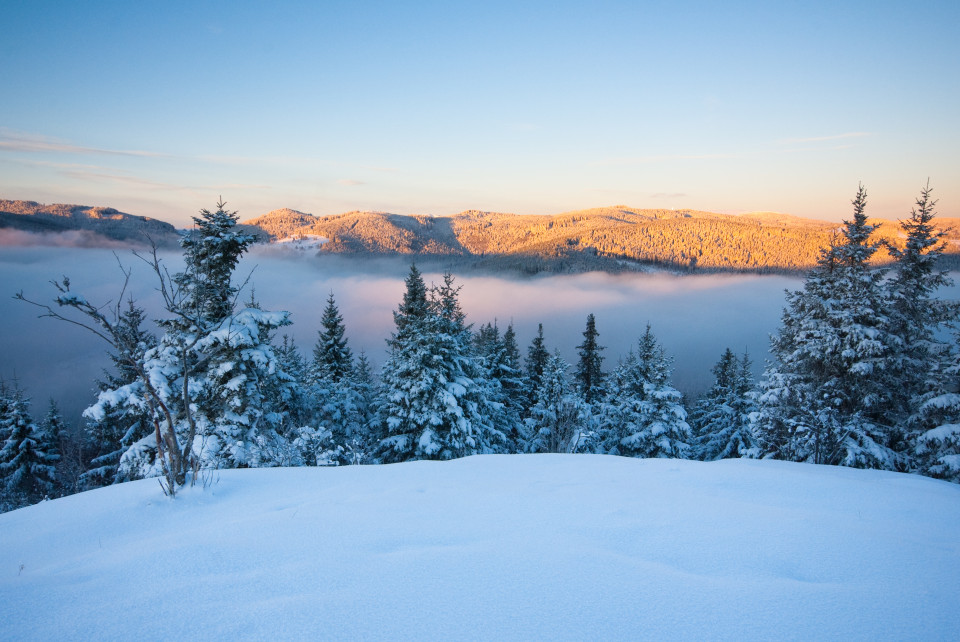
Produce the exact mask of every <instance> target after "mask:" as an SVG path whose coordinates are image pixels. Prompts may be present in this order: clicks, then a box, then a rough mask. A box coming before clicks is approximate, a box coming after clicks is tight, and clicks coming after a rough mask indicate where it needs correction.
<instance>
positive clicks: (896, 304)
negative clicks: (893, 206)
mask: <svg viewBox="0 0 960 642" xmlns="http://www.w3.org/2000/svg"><path fill="white" fill-rule="evenodd" d="M931 194H932V190H931V188H930V185H929V183H927V185H926V186H925V187H924V188H923V189H922V190H921V192H920V197H919V198H917V200H916V203H915V207H914V208H913V209H912V210H911V212H910V218H908V219H907V220H905V221H901V223H900V226H901V229H902V230H903V232H904V234H905V235H906V243H905V246H904V248H903V249H902V250H901V249H898V248H896V247H891V248H890V253H891V254H892V255H893V257H894V258H895V259H896V263H895V265H894V276H893V277H892V278H891V279H890V281H889V284H888V290H889V292H890V298H891V311H890V319H891V324H890V325H891V333H892V334H893V335H894V336H895V337H896V339H897V340H898V341H899V343H898V345H897V349H896V351H895V357H896V359H895V362H894V373H893V376H892V377H891V378H890V379H891V380H892V381H893V390H894V392H895V395H896V399H897V401H898V402H899V404H898V405H897V406H896V407H895V410H896V411H897V415H896V417H895V418H896V419H900V420H901V421H902V424H903V439H902V440H901V441H900V442H899V443H898V444H897V445H898V446H900V449H901V450H902V451H903V455H904V459H905V461H904V462H903V466H902V467H903V468H904V469H907V470H916V471H918V472H921V473H923V474H926V475H930V476H933V477H939V478H942V479H949V480H951V481H960V457H958V455H960V427H958V424H960V395H958V394H957V393H956V390H957V373H958V371H960V367H958V366H957V365H956V364H957V361H956V360H957V351H956V349H955V347H954V346H953V345H952V344H951V343H949V342H947V341H945V340H943V339H942V338H941V337H942V335H943V334H944V330H946V329H947V328H949V327H955V325H956V321H957V317H958V305H957V303H956V302H955V301H945V300H942V299H939V298H937V296H936V294H937V291H938V290H939V289H940V288H943V287H947V286H950V285H952V284H953V280H952V279H951V278H950V277H949V276H948V273H947V272H946V271H945V270H941V269H939V268H938V265H937V263H938V261H939V259H940V257H941V256H942V255H943V251H944V249H945V241H944V233H943V232H942V231H937V230H936V228H934V226H933V224H932V221H933V219H934V217H935V216H936V212H935V211H934V207H935V206H936V201H935V200H933V198H932V196H931Z"/></svg>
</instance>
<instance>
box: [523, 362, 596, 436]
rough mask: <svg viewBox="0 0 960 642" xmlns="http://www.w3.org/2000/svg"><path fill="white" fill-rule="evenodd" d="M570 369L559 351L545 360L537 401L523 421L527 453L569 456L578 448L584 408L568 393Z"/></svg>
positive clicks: (571, 393) (573, 395)
mask: <svg viewBox="0 0 960 642" xmlns="http://www.w3.org/2000/svg"><path fill="white" fill-rule="evenodd" d="M569 368H570V366H569V364H567V362H566V361H565V360H564V359H563V357H561V356H560V352H559V351H557V352H556V353H554V354H553V356H551V357H549V358H548V359H547V362H546V364H545V365H544V368H543V373H542V379H541V381H540V386H539V387H538V388H537V401H536V403H535V404H534V405H533V407H532V408H531V409H530V416H529V417H528V418H527V420H526V425H527V433H528V434H529V440H528V442H527V444H526V447H525V448H524V450H525V451H526V452H529V453H570V452H574V451H575V450H577V448H578V447H579V446H580V445H581V442H582V439H583V431H582V428H583V425H584V422H585V420H586V418H587V417H586V415H587V408H586V406H585V405H584V403H583V401H582V399H581V398H580V397H579V396H578V395H577V394H575V393H574V392H573V391H572V390H570V385H569V382H568V380H567V370H568V369H569Z"/></svg>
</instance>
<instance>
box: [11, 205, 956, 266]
mask: <svg viewBox="0 0 960 642" xmlns="http://www.w3.org/2000/svg"><path fill="white" fill-rule="evenodd" d="M872 222H873V223H880V224H881V226H880V228H879V230H878V231H877V233H876V237H875V238H877V239H883V240H885V241H886V242H888V243H890V244H892V245H897V246H900V247H902V246H903V239H904V237H903V234H902V232H901V231H900V226H899V225H898V224H897V223H896V222H892V221H872ZM936 223H937V224H938V225H939V226H940V228H941V229H945V230H947V258H946V259H945V261H944V265H945V266H946V267H950V268H954V269H956V268H958V267H960V219H949V218H938V219H936ZM241 225H242V227H243V229H245V230H247V231H248V232H250V233H253V234H255V235H256V236H257V237H258V238H259V240H260V241H261V242H276V241H281V240H285V239H287V240H290V239H293V240H296V239H307V238H310V242H308V243H306V244H295V246H297V247H301V248H303V247H308V248H311V249H314V248H316V249H317V251H318V252H319V253H320V254H321V255H341V256H344V257H364V258H371V257H416V259H417V260H418V261H419V262H421V263H439V264H442V266H443V267H445V268H448V269H452V268H456V269H482V270H490V271H500V270H509V271H515V272H522V273H529V274H534V273H538V272H585V271H591V270H598V271H607V272H617V271H630V270H641V271H642V270H646V269H669V270H674V271H680V272H690V271H696V272H726V271H745V272H760V273H763V272H794V271H802V270H807V269H809V268H810V267H812V266H813V265H815V264H816V261H817V258H818V256H819V255H820V251H821V249H822V248H824V247H826V246H827V245H829V243H830V240H831V238H832V236H833V235H834V234H835V233H836V231H837V230H838V229H839V227H840V225H839V224H838V223H832V222H828V221H821V220H815V219H805V218H799V217H796V216H790V215H788V214H782V213H777V212H751V213H747V214H739V215H733V214H718V213H716V212H704V211H699V210H663V209H637V208H632V207H627V206H623V205H618V206H613V207H600V208H593V209H587V210H578V211H572V212H564V213H562V214H555V215H550V216H530V215H514V214H503V213H498V212H481V211H476V210H469V211H465V212H461V213H460V214H455V215H453V216H405V215H400V214H390V213H386V212H347V213H344V214H337V215H334V216H314V215H312V214H307V213H304V212H299V211H297V210H292V209H286V208H284V209H278V210H273V211H271V212H269V213H267V214H264V215H263V216H258V217H256V218H251V219H247V220H244V221H242V222H241ZM3 228H7V229H15V230H21V231H25V232H30V233H34V234H40V235H44V234H49V233H63V232H76V233H79V234H81V235H86V236H85V237H84V239H86V238H87V237H89V238H93V239H94V242H93V243H89V244H96V241H95V239H107V240H109V241H110V242H124V243H143V242H146V239H147V237H150V238H151V239H153V240H154V241H155V242H157V243H158V245H161V246H163V245H173V244H175V243H176V240H177V238H178V236H177V231H176V229H175V228H174V227H173V226H172V225H170V224H169V223H164V222H163V221H158V220H156V219H151V218H146V217H143V216H135V215H133V214H125V213H123V212H118V211H117V210H115V209H113V208H109V207H88V206H86V205H42V204H40V203H35V202H33V201H7V200H0V230H2V229H3ZM60 236H62V235H60ZM318 239H319V240H318ZM889 260H890V259H889V255H888V254H887V252H885V251H882V250H881V251H880V252H878V253H877V262H878V263H879V262H884V261H889Z"/></svg>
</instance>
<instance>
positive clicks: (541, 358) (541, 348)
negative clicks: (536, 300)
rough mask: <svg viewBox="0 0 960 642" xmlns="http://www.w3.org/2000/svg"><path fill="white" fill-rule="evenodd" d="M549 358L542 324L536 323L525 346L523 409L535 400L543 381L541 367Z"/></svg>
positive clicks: (529, 406)
mask: <svg viewBox="0 0 960 642" xmlns="http://www.w3.org/2000/svg"><path fill="white" fill-rule="evenodd" d="M549 359H550V352H549V351H548V350H547V345H546V342H545V341H544V339H543V324H542V323H538V324H537V335H536V336H535V337H534V338H533V340H532V341H531V342H530V346H529V347H528V348H527V359H526V364H525V367H526V377H527V400H526V404H525V407H524V409H525V411H529V409H530V408H531V407H532V406H533V404H535V403H536V402H537V392H538V391H539V390H540V384H541V382H542V381H543V369H544V368H546V366H547V361H548V360H549Z"/></svg>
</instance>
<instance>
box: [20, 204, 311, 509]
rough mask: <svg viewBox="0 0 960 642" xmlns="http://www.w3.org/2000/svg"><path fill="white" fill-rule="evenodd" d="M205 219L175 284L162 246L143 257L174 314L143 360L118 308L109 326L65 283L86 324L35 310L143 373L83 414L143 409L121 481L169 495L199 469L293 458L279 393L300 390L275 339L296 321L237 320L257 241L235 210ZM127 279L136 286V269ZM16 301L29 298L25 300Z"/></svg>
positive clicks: (255, 313) (205, 214)
mask: <svg viewBox="0 0 960 642" xmlns="http://www.w3.org/2000/svg"><path fill="white" fill-rule="evenodd" d="M200 214H201V215H200V216H199V217H195V218H194V222H195V224H196V227H195V229H194V230H192V231H191V232H190V233H189V234H188V235H187V236H186V237H185V238H184V239H182V241H181V246H182V248H183V254H184V260H185V267H184V270H183V271H182V272H180V273H177V274H175V275H173V276H170V275H169V273H168V272H167V270H166V268H165V267H164V266H163V265H162V263H161V260H160V258H159V257H158V255H157V250H156V248H154V249H153V252H152V253H151V254H150V255H147V256H143V255H138V256H140V258H142V259H143V260H144V261H146V262H147V263H148V265H150V267H151V268H152V269H153V271H154V273H155V275H156V277H157V279H158V281H159V288H158V289H159V292H160V295H161V297H162V300H163V305H164V308H165V310H166V313H167V316H166V318H164V319H160V320H159V321H158V322H157V323H158V325H159V326H160V327H161V329H163V330H164V334H163V336H162V337H161V338H160V340H159V341H158V343H157V345H155V346H153V347H150V348H149V349H146V350H145V351H144V352H143V354H142V355H140V354H139V353H138V349H139V345H138V344H134V343H133V341H131V340H130V339H129V338H128V337H127V336H126V333H125V332H124V331H123V324H122V323H121V322H120V320H119V317H120V316H121V310H120V309H119V307H120V304H119V303H118V305H117V309H115V310H113V311H112V314H113V315H114V316H113V318H110V312H106V311H105V309H104V308H103V307H102V306H96V305H94V304H91V303H90V302H88V301H87V300H86V299H85V298H84V297H83V296H81V295H78V294H75V293H73V292H71V291H70V282H69V279H66V278H64V279H63V280H62V281H60V282H55V283H54V285H55V286H56V287H57V289H58V290H59V296H58V297H57V299H56V303H57V304H58V306H60V307H67V308H72V309H74V310H75V311H77V312H78V313H80V314H81V315H82V316H83V317H84V318H85V320H84V321H82V322H78V321H76V320H75V319H70V318H67V317H66V316H64V315H63V314H61V313H60V312H58V311H57V310H55V309H53V308H52V307H50V306H47V305H43V304H36V303H34V305H39V306H40V307H42V308H43V309H45V310H46V316H50V317H52V318H56V319H60V320H65V321H70V322H72V323H75V324H78V325H81V326H84V327H86V328H87V329H88V330H90V331H92V332H94V333H95V334H97V335H98V336H100V337H101V338H103V339H105V340H106V341H108V342H109V343H110V344H111V345H112V346H113V347H114V349H115V350H116V351H117V356H118V358H119V359H120V360H121V361H122V362H123V363H124V365H125V366H126V367H129V368H131V369H132V371H133V372H135V373H136V381H134V382H131V383H129V384H124V385H121V386H119V387H118V388H115V389H112V390H104V391H101V393H100V395H99V398H98V402H97V403H96V404H95V405H94V406H92V407H91V408H88V409H87V410H86V411H85V416H87V417H88V418H89V419H92V420H93V421H97V422H99V421H103V419H104V418H105V416H106V414H107V412H108V411H109V410H110V409H111V408H116V407H120V406H127V407H129V408H135V409H138V410H141V411H145V412H146V414H147V416H148V417H149V418H150V423H151V431H150V433H151V434H150V435H148V436H145V437H143V438H141V439H139V440H138V441H136V442H135V443H133V444H131V445H130V447H129V448H127V450H126V451H125V452H124V454H123V456H122V457H121V460H120V464H119V466H118V476H121V477H125V478H135V477H147V476H162V477H163V478H164V481H163V482H161V483H162V485H163V486H164V489H165V491H166V492H167V493H169V494H171V495H172V494H175V493H176V492H177V489H178V488H179V487H181V486H183V485H184V484H185V483H187V482H188V481H189V480H190V479H191V478H192V476H193V474H194V473H195V472H196V471H198V470H199V469H203V468H210V467H232V466H263V465H276V464H277V463H280V462H281V461H286V459H287V458H286V456H285V455H284V456H282V457H278V456H277V453H279V452H280V451H281V450H284V449H285V447H286V445H285V444H284V443H283V441H284V440H283V439H282V438H281V434H280V429H281V428H282V421H283V415H282V413H281V412H278V410H277V404H278V403H279V400H278V398H277V396H276V395H273V394H271V391H276V390H278V389H282V388H283V387H285V386H291V385H294V382H293V380H292V378H291V377H289V375H287V374H285V373H284V372H283V371H282V370H281V369H280V368H279V365H278V363H277V358H276V354H275V352H274V350H273V347H272V345H271V342H270V336H271V334H272V332H273V331H274V330H275V329H277V328H279V327H282V326H284V325H288V324H289V318H288V317H289V315H288V313H286V312H268V311H264V310H261V309H258V308H256V307H248V308H246V309H242V310H240V311H239V312H234V302H235V299H236V295H237V293H238V289H237V288H236V287H234V285H233V284H232V282H231V277H232V273H233V271H234V269H235V268H236V266H237V263H238V261H239V259H240V256H241V255H242V254H243V253H244V251H245V250H246V249H247V247H248V246H249V244H250V243H251V242H252V241H253V237H252V236H250V235H247V234H244V233H242V232H240V231H238V230H237V229H236V222H237V215H236V213H235V212H227V211H226V210H225V209H224V203H222V202H221V203H218V204H217V210H216V211H215V212H209V211H207V210H202V211H201V213H200ZM124 275H125V277H127V279H129V276H130V273H129V271H126V270H124ZM125 285H126V284H125ZM18 298H20V299H22V300H27V299H25V298H24V297H23V296H22V294H21V295H18ZM31 303H33V302H31Z"/></svg>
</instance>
